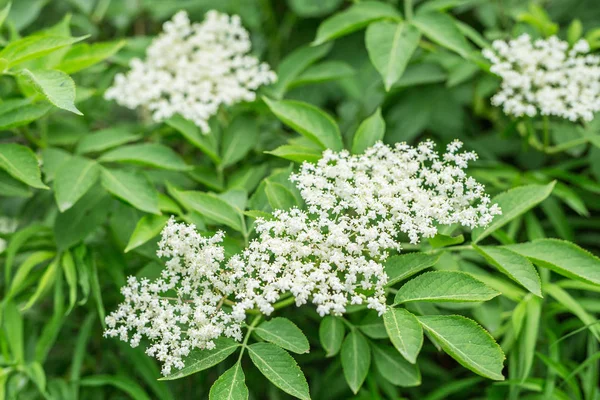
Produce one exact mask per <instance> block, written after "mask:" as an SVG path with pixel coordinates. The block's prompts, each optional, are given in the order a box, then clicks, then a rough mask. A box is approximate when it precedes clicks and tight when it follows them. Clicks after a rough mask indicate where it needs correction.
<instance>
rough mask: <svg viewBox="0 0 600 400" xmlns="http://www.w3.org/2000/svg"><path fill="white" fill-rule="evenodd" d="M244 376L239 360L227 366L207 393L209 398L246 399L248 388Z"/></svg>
mask: <svg viewBox="0 0 600 400" xmlns="http://www.w3.org/2000/svg"><path fill="white" fill-rule="evenodd" d="M245 380H246V377H245V376H244V370H243V369H242V365H241V364H240V363H239V362H236V363H235V364H234V365H233V367H231V368H229V369H228V370H227V371H225V372H224V373H223V375H221V376H220V377H219V379H217V380H216V381H215V383H213V385H212V387H211V388H210V393H209V395H208V398H209V400H246V399H248V388H247V387H246V382H245Z"/></svg>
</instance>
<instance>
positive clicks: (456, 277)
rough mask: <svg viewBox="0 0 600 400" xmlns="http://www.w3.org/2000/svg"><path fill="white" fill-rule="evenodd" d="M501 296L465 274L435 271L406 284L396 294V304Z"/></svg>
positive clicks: (472, 299) (478, 299) (480, 299)
mask: <svg viewBox="0 0 600 400" xmlns="http://www.w3.org/2000/svg"><path fill="white" fill-rule="evenodd" d="M499 295H500V292H497V291H495V290H494V289H492V288H490V287H489V286H487V285H486V284H484V283H483V282H481V281H479V280H477V279H475V278H473V277H472V276H471V275H469V274H466V273H464V272H458V271H433V272H426V273H424V274H422V275H419V276H418V277H416V278H414V279H412V280H410V281H408V282H407V283H405V284H404V285H403V286H402V287H401V288H400V289H399V290H398V292H397V293H396V297H395V298H394V304H401V303H406V302H409V301H430V302H479V301H487V300H491V299H493V298H494V297H496V296H499Z"/></svg>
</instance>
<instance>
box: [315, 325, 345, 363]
mask: <svg viewBox="0 0 600 400" xmlns="http://www.w3.org/2000/svg"><path fill="white" fill-rule="evenodd" d="M344 333H345V329H344V323H343V322H342V320H341V319H340V318H338V317H334V316H332V315H328V316H326V317H324V318H323V319H322V320H321V324H320V325H319V340H320V342H321V346H323V349H325V353H326V354H327V357H333V356H335V355H336V354H337V353H338V351H340V348H341V347H342V341H343V340H344Z"/></svg>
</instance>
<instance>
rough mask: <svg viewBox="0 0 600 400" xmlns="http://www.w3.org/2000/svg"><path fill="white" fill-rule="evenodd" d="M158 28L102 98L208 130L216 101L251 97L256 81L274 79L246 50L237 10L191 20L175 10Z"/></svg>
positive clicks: (247, 41) (157, 117) (246, 37)
mask: <svg viewBox="0 0 600 400" xmlns="http://www.w3.org/2000/svg"><path fill="white" fill-rule="evenodd" d="M163 30H164V32H163V33H162V34H160V35H159V36H157V37H156V39H154V40H153V42H152V44H151V45H150V46H149V47H148V50H147V52H146V60H144V61H142V60H140V59H133V60H132V61H131V63H130V67H131V70H130V71H129V72H128V73H127V74H118V75H117V76H116V77H115V81H114V83H113V86H112V87H111V88H109V89H108V90H107V91H106V93H105V98H106V99H111V100H116V101H117V103H119V104H120V105H123V106H125V107H128V108H131V109H134V108H137V107H140V106H142V107H146V108H147V109H149V110H150V111H151V112H152V117H153V119H154V120H155V121H162V120H164V119H167V118H169V117H171V116H173V115H175V114H181V115H182V116H183V117H184V118H186V119H189V120H190V121H193V122H194V123H195V124H196V125H197V126H198V127H199V128H200V129H201V130H202V131H203V132H204V133H208V132H209V131H210V127H209V125H208V120H209V119H210V117H211V116H213V115H215V114H216V113H217V111H218V110H219V107H220V106H221V105H228V106H229V105H233V104H236V103H239V102H243V101H253V100H254V99H255V97H256V94H255V91H256V90H257V89H258V88H259V87H260V86H262V85H267V84H270V83H273V82H275V80H276V79H277V76H276V75H275V73H274V72H273V71H271V69H270V68H269V66H268V65H267V64H265V63H260V62H259V60H258V59H257V58H256V57H254V56H252V55H250V54H249V52H250V50H251V46H252V44H251V42H250V37H249V34H248V31H246V29H244V27H243V26H242V24H241V20H240V18H239V17H238V16H237V15H234V16H229V15H226V14H221V13H218V12H216V11H210V12H208V13H207V14H206V17H205V19H204V21H203V22H202V23H199V24H192V23H190V20H189V18H188V15H187V13H186V12H185V11H181V12H179V13H177V14H176V15H175V16H174V17H173V19H172V20H171V21H168V22H166V23H165V24H164V26H163Z"/></svg>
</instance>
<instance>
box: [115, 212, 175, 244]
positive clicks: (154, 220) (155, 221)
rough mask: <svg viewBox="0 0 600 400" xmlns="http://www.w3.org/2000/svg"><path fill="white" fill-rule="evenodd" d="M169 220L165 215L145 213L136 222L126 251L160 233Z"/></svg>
mask: <svg viewBox="0 0 600 400" xmlns="http://www.w3.org/2000/svg"><path fill="white" fill-rule="evenodd" d="M167 221H169V217H167V216H164V215H144V216H143V217H142V218H141V219H140V220H139V221H138V223H137V224H136V226H135V229H134V230H133V233H132V234H131V237H130V238H129V242H128V243H127V247H126V248H125V253H127V252H129V251H131V250H133V249H135V248H136V247H139V246H141V245H143V244H144V243H146V242H147V241H149V240H150V239H152V238H154V237H156V236H157V235H158V234H160V232H161V231H162V229H163V228H164V227H165V225H166V224H167Z"/></svg>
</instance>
